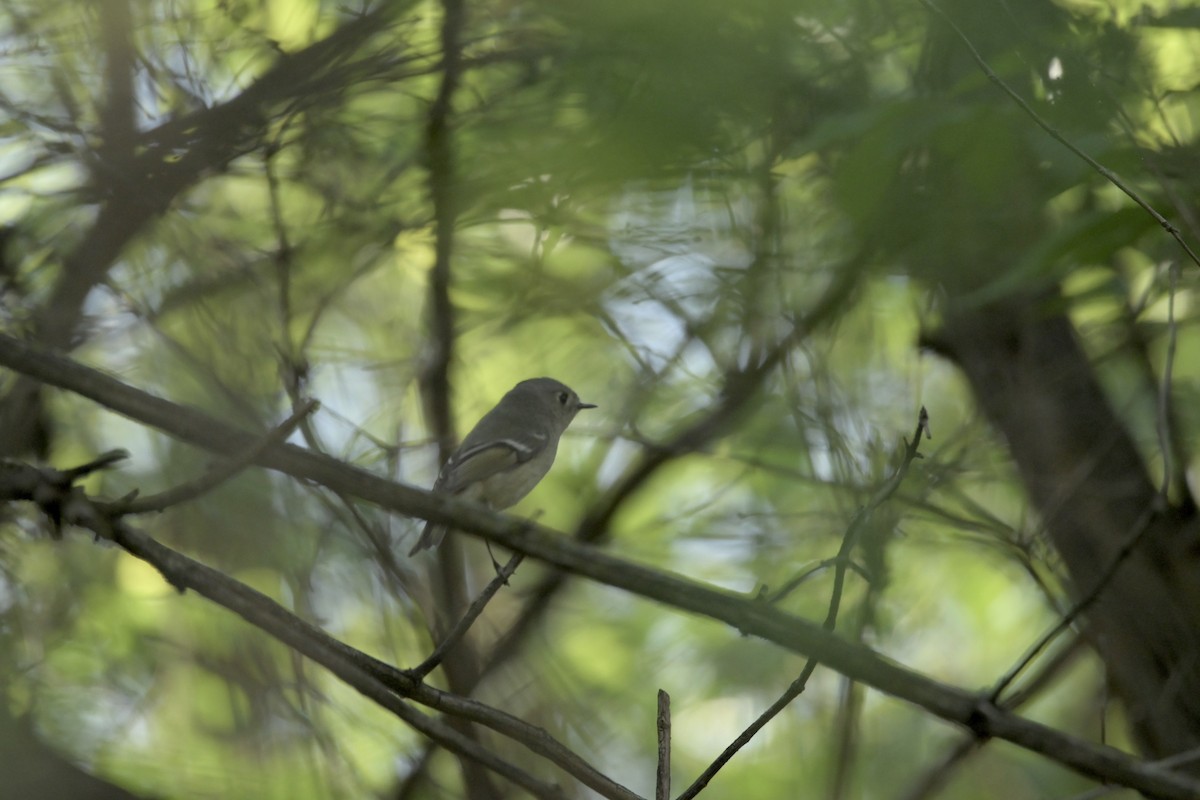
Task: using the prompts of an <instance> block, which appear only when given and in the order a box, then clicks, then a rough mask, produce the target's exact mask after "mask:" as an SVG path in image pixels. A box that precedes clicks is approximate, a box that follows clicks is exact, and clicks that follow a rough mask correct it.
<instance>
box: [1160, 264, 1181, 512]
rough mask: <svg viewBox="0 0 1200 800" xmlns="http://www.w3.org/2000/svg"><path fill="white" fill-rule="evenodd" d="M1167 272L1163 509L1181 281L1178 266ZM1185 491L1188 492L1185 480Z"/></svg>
mask: <svg viewBox="0 0 1200 800" xmlns="http://www.w3.org/2000/svg"><path fill="white" fill-rule="evenodd" d="M1167 272H1168V274H1169V276H1170V285H1169V286H1168V289H1167V354H1166V361H1165V363H1164V364H1163V376H1162V389H1160V390H1159V393H1158V426H1157V427H1158V449H1160V450H1162V457H1163V476H1162V486H1161V487H1160V488H1159V496H1160V502H1161V503H1162V507H1163V508H1166V507H1167V503H1168V502H1169V500H1170V490H1171V479H1172V477H1174V465H1173V464H1172V461H1171V459H1172V455H1173V453H1174V447H1173V446H1172V437H1171V416H1172V414H1171V405H1172V403H1171V384H1172V374H1173V372H1174V369H1175V348H1176V339H1177V338H1178V335H1179V326H1178V325H1177V324H1176V322H1175V284H1176V283H1177V281H1178V280H1179V265H1178V264H1174V263H1172V264H1171V265H1170V266H1169V267H1168V268H1167ZM1183 489H1184V491H1187V484H1186V476H1185V483H1184V484H1183Z"/></svg>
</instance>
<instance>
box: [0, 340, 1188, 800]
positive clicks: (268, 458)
mask: <svg viewBox="0 0 1200 800" xmlns="http://www.w3.org/2000/svg"><path fill="white" fill-rule="evenodd" d="M0 365H3V366H7V367H9V368H10V369H15V370H17V371H19V372H21V373H23V374H25V375H28V376H30V377H33V378H35V379H37V380H43V381H45V382H47V383H49V384H52V385H54V386H58V387H60V388H64V389H67V390H69V391H74V392H78V393H80V394H82V395H84V396H87V397H91V398H93V399H95V400H97V401H98V402H100V403H102V404H103V405H105V406H106V407H108V408H111V409H113V410H115V411H117V412H118V413H121V414H124V415H126V416H129V417H131V418H133V419H135V420H137V421H139V422H142V423H143V424H147V425H151V426H154V427H157V428H159V429H161V430H163V431H166V432H167V433H169V434H171V435H173V436H176V437H177V438H180V439H183V440H185V441H189V442H192V443H194V444H197V445H199V446H201V447H205V448H207V449H210V450H213V451H215V452H220V453H226V454H233V453H237V452H241V451H242V450H243V449H244V448H245V447H247V446H249V445H251V444H252V443H253V442H254V441H255V437H253V436H252V435H251V434H248V433H246V432H244V431H240V430H238V429H236V428H232V427H230V426H228V425H225V424H224V423H222V422H220V421H219V420H217V419H215V418H213V417H210V416H209V415H207V414H204V413H203V412H200V411H197V410H196V409H192V408H187V407H185V406H181V405H177V404H175V403H171V402H168V401H166V400H163V399H161V398H157V397H153V396H152V395H148V394H146V393H145V392H141V391H139V390H137V389H134V388H133V387H131V386H128V385H126V384H124V383H121V382H120V381H118V380H116V379H114V378H112V377H110V376H107V375H104V374H102V373H100V372H98V371H97V370H94V369H91V368H88V367H85V366H83V365H81V364H78V363H76V362H74V361H72V360H71V359H69V358H66V357H64V356H62V355H61V354H58V353H55V352H53V351H51V350H48V349H46V348H43V347H37V346H33V345H28V344H26V343H23V342H21V341H20V340H18V339H14V338H13V337H11V336H6V335H3V334H0ZM259 463H260V464H261V465H262V466H265V467H268V468H270V469H274V470H278V471H280V472H284V473H286V474H289V475H292V476H293V477H296V478H299V479H302V480H310V481H314V482H316V483H319V484H321V485H323V486H326V487H327V488H329V489H332V490H334V491H341V492H346V493H347V494H350V495H354V496H356V497H358V498H360V499H362V500H365V501H367V502H371V503H375V504H377V505H379V506H380V507H382V508H384V509H387V510H391V511H396V512H399V513H401V514H407V515H419V516H422V517H424V518H428V519H433V520H435V521H436V522H439V523H442V524H447V525H452V526H453V527H455V528H456V529H457V530H459V531H461V532H463V533H464V534H466V535H472V536H478V537H481V538H485V539H488V540H490V541H491V542H492V543H494V544H499V545H502V546H504V547H507V548H509V549H511V550H514V551H518V552H523V553H525V554H527V555H528V556H531V557H533V558H535V559H537V560H539V561H543V562H545V563H547V564H550V565H552V566H554V567H557V568H558V569H561V570H565V571H567V572H570V573H572V574H574V575H578V576H582V577H585V578H588V579H590V580H593V581H597V582H599V583H603V584H606V585H609V586H613V587H615V588H618V589H623V590H625V591H627V592H630V593H632V594H635V595H638V596H641V597H644V598H647V599H650V600H654V601H656V602H659V603H664V604H666V605H668V606H670V607H672V608H676V609H679V610H682V611H686V612H689V613H693V614H698V615H702V616H706V617H709V618H711V619H714V620H719V621H721V622H724V623H726V624H728V625H730V626H732V627H734V628H736V629H738V630H740V631H742V632H744V633H746V634H749V635H753V636H758V637H760V638H763V639H766V640H768V641H771V642H774V643H775V644H777V645H779V646H780V647H783V648H785V649H787V650H791V651H793V652H797V653H800V654H802V655H813V656H816V657H817V659H818V660H819V661H820V662H821V663H823V664H825V665H827V666H829V667H830V668H832V669H835V670H837V671H839V672H842V673H844V674H846V675H848V676H850V677H852V678H854V679H855V680H858V681H860V682H862V683H864V684H866V685H867V686H870V687H872V688H874V689H876V690H878V691H881V692H883V693H885V694H889V695H892V696H895V697H898V698H901V699H903V700H905V701H907V702H910V703H913V704H914V705H917V706H919V707H921V708H923V709H925V710H926V711H928V712H929V713H931V714H933V715H935V716H937V717H939V718H941V719H945V720H948V721H951V722H954V723H956V724H959V725H962V726H964V727H966V728H967V729H968V730H970V731H972V732H973V733H974V734H975V735H976V736H980V737H987V736H991V737H995V738H999V739H1004V740H1005V741H1009V742H1012V743H1013V744H1016V745H1018V746H1020V747H1023V748H1025V749H1028V750H1030V751H1032V752H1036V753H1039V754H1042V755H1044V756H1045V757H1047V758H1050V759H1052V760H1054V761H1056V762H1058V763H1060V764H1063V765H1065V766H1067V767H1069V768H1071V769H1073V770H1075V771H1077V772H1079V773H1081V774H1084V775H1087V776H1090V777H1094V778H1097V779H1100V780H1105V781H1109V782H1112V783H1117V784H1121V785H1125V786H1130V787H1134V788H1137V789H1138V790H1140V791H1143V792H1145V793H1147V794H1152V795H1157V796H1161V797H1165V798H1181V800H1182V798H1187V799H1188V800H1192V798H1194V797H1196V796H1197V795H1200V782H1197V781H1195V780H1194V779H1192V778H1190V777H1187V776H1184V775H1180V774H1176V773H1171V772H1168V771H1166V770H1163V769H1161V768H1159V767H1154V766H1150V765H1148V764H1147V763H1146V762H1144V761H1142V760H1140V759H1136V758H1134V757H1132V756H1130V755H1128V754H1126V753H1122V752H1120V751H1118V750H1116V749H1114V748H1111V747H1107V746H1101V745H1095V744H1091V743H1089V742H1085V741H1083V740H1081V739H1079V738H1077V737H1074V736H1071V735H1069V734H1066V733H1063V732H1061V731H1058V730H1055V729H1053V728H1050V727H1048V726H1046V725H1042V724H1040V723H1037V722H1033V721H1031V720H1026V719H1022V718H1020V717H1018V716H1016V715H1014V714H1012V713H1011V712H1008V711H1006V710H1004V709H1002V708H999V707H997V706H995V705H994V704H992V703H991V702H989V699H988V698H987V697H986V696H983V695H979V694H977V693H975V692H968V691H965V690H963V689H959V688H956V687H953V686H949V685H946V684H944V683H940V682H938V681H935V680H932V679H931V678H928V677H926V676H924V675H921V674H919V673H917V672H913V671H911V670H908V669H905V668H904V667H902V666H900V665H898V664H896V663H895V662H893V661H890V660H888V659H885V658H883V657H881V656H880V655H878V654H876V653H875V652H874V651H872V650H870V649H869V648H867V647H863V646H861V645H856V644H853V643H849V642H846V641H843V640H842V639H840V638H839V637H837V636H834V635H832V634H830V633H829V632H827V631H823V630H822V629H821V628H820V626H818V625H815V624H813V623H812V622H810V621H808V620H805V619H803V618H800V617H796V616H793V615H790V614H785V613H783V612H781V611H779V610H777V609H775V608H772V607H771V606H769V605H767V604H765V603H762V602H761V601H758V600H756V599H754V598H751V597H746V596H743V595H739V594H735V593H732V592H730V591H728V590H723V589H718V588H715V587H711V586H708V585H705V584H702V583H699V582H696V581H692V580H689V579H686V578H683V577H681V576H678V575H674V574H671V573H667V572H663V571H661V570H656V569H652V568H650V567H646V566H643V565H641V564H637V563H634V562H632V561H628V560H626V559H622V558H617V557H615V556H612V555H610V554H608V553H605V552H603V551H601V550H598V549H596V548H594V547H588V546H586V545H582V544H580V543H578V542H574V541H572V540H571V538H570V537H568V536H565V535H563V533H562V532H560V531H553V530H550V529H548V528H545V527H543V526H541V525H537V524H532V523H529V522H526V521H523V520H514V519H511V518H508V517H505V516H504V515H501V514H496V513H494V512H491V511H488V510H487V509H483V508H480V507H478V506H476V505H474V504H472V503H464V502H460V501H456V500H455V499H454V498H449V497H439V496H435V495H432V494H431V493H429V492H425V491H421V490H419V489H415V488H413V487H411V486H406V485H404V484H402V483H397V482H395V481H390V480H386V479H384V478H381V477H379V476H377V475H373V474H371V473H369V472H366V471H364V470H362V469H358V468H356V467H354V466H351V465H349V464H344V463H341V462H338V461H336V460H334V459H332V458H329V457H328V456H323V455H320V454H316V453H311V452H308V451H307V450H304V449H303V448H299V447H295V446H293V445H289V444H279V445H275V446H273V447H270V448H268V449H267V452H266V453H264V454H263V456H262V458H261V459H260V461H259ZM0 484H2V482H0ZM0 499H5V498H4V497H3V496H0ZM218 574H219V573H218ZM418 685H422V686H423V684H418Z"/></svg>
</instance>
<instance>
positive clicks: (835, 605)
mask: <svg viewBox="0 0 1200 800" xmlns="http://www.w3.org/2000/svg"><path fill="white" fill-rule="evenodd" d="M929 435H930V434H929V413H928V412H927V411H926V410H925V407H924V406H921V411H920V413H919V414H917V427H916V430H914V431H913V436H912V441H911V442H909V441H906V442H905V445H904V457H903V458H902V460H901V462H900V465H899V466H898V467H897V468H896V471H895V472H894V473H892V475H891V477H889V478H888V479H887V480H886V481H884V482H883V483H882V484H881V485H880V486H879V488H878V489H876V490H875V491H874V492H873V493H872V494H871V497H870V499H869V500H868V501H867V503H866V504H865V505H864V506H863V507H862V508H860V509H859V510H858V512H857V513H856V514H855V515H854V519H853V520H851V522H850V525H849V526H848V527H847V529H846V533H845V535H844V536H843V537H842V544H841V546H840V548H839V549H838V554H837V557H836V558H835V559H834V577H833V591H832V592H831V594H830V598H829V609H828V611H827V612H826V614H825V621H824V623H823V624H822V625H821V627H822V629H824V630H825V631H826V632H827V633H832V632H833V629H834V628H835V627H836V626H837V618H838V610H839V609H840V608H841V603H842V592H843V590H844V587H845V583H846V569H847V564H848V563H849V559H850V551H851V550H853V549H854V545H855V543H856V542H857V541H858V537H859V534H860V533H861V532H862V529H863V526H864V525H865V524H866V522H867V521H868V520H869V519H870V518H871V514H872V513H873V512H874V511H875V509H877V508H878V507H879V506H881V505H882V504H883V503H884V502H886V501H887V500H888V498H890V497H891V496H892V495H893V494H894V493H895V492H896V489H898V488H899V487H900V483H901V482H902V481H903V480H904V476H905V475H906V474H908V468H909V465H910V464H912V462H913V461H914V460H915V459H917V458H919V457H920V453H919V452H918V448H920V446H921V437H922V436H926V437H928V436H929ZM818 662H819V659H818V658H816V657H814V656H810V657H809V659H808V661H806V662H805V664H804V668H803V669H802V670H801V671H800V676H799V677H798V678H796V680H794V681H792V682H791V684H789V685H788V687H787V689H786V690H785V691H784V692H783V694H782V695H780V696H779V698H778V699H777V700H776V701H775V702H773V703H772V704H771V705H770V706H768V707H767V709H766V710H765V711H763V712H762V713H761V714H759V715H758V717H757V718H756V719H755V720H754V721H753V722H752V723H750V725H749V726H747V728H746V729H745V730H743V731H742V732H741V733H740V734H739V735H738V737H737V738H736V739H734V740H733V741H732V742H731V743H730V744H729V745H728V746H727V747H726V748H725V749H724V750H722V751H721V754H720V755H719V756H717V757H716V758H715V759H714V760H713V762H712V763H711V764H709V765H708V766H707V767H706V768H705V769H704V771H703V772H702V773H700V775H699V776H698V777H697V778H696V779H695V780H694V781H692V785H691V786H689V787H688V788H687V789H686V790H684V792H683V793H682V794H681V795H679V798H678V800H691V798H694V797H695V796H696V795H698V794H699V793H700V792H701V791H703V790H704V788H705V787H706V786H708V784H709V782H710V781H711V780H712V779H713V778H714V777H716V774H717V773H718V772H719V771H720V770H721V768H722V767H724V766H725V765H726V764H727V763H729V760H730V759H731V758H733V757H734V756H735V755H737V753H738V751H739V750H741V749H742V748H743V747H745V746H746V745H747V744H749V743H750V740H751V739H753V738H754V737H755V735H757V734H758V732H759V731H760V730H762V729H763V728H764V727H766V725H767V723H768V722H770V721H771V720H772V719H774V718H775V717H776V716H778V714H779V712H780V711H782V710H783V709H785V708H787V707H788V705H789V704H791V702H792V701H793V700H795V699H796V698H797V697H799V696H800V695H801V694H802V693H803V692H804V689H805V687H806V686H808V679H809V678H811V677H812V674H813V672H814V671H815V670H816V668H817V664H818Z"/></svg>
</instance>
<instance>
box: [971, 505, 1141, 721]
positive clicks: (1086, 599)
mask: <svg viewBox="0 0 1200 800" xmlns="http://www.w3.org/2000/svg"><path fill="white" fill-rule="evenodd" d="M1153 519H1154V509H1153V508H1147V509H1146V510H1144V511H1143V512H1142V515H1141V517H1139V518H1138V520H1137V522H1136V523H1135V524H1134V526H1133V530H1131V531H1130V532H1129V535H1128V536H1126V537H1125V541H1124V542H1122V543H1121V546H1120V548H1118V549H1117V552H1115V553H1113V556H1112V558H1111V559H1110V560H1109V562H1108V564H1106V565H1105V567H1104V569H1103V570H1102V571H1101V572H1100V575H1099V577H1098V578H1097V579H1096V583H1095V584H1094V585H1093V586H1092V588H1091V589H1090V590H1089V591H1088V593H1087V594H1085V595H1084V596H1083V597H1081V598H1079V600H1077V601H1076V602H1075V604H1074V605H1072V606H1071V608H1069V609H1068V610H1067V613H1065V614H1063V615H1062V618H1061V619H1059V620H1058V622H1056V623H1055V624H1054V625H1053V626H1051V628H1050V630H1048V631H1046V632H1045V633H1044V634H1042V635H1041V636H1040V637H1039V638H1038V640H1037V641H1036V642H1034V643H1033V644H1032V645H1031V646H1030V647H1029V649H1028V650H1026V651H1025V654H1024V655H1023V656H1021V658H1020V659H1019V660H1018V661H1017V663H1015V664H1014V665H1013V666H1011V667H1010V668H1009V669H1008V671H1007V672H1005V673H1004V675H1002V676H1001V677H1000V680H998V681H996V684H995V685H994V686H993V687H992V690H991V692H989V693H988V699H989V700H990V701H991V702H993V703H999V702H1000V696H1001V695H1002V694H1004V690H1005V689H1007V688H1008V687H1009V686H1010V685H1011V684H1012V682H1013V681H1014V680H1016V678H1017V676H1018V675H1020V674H1021V673H1022V672H1023V671H1024V670H1025V668H1026V667H1028V666H1029V665H1030V664H1031V663H1033V660H1034V659H1035V658H1037V657H1038V656H1039V655H1040V654H1041V652H1042V651H1043V650H1045V649H1046V648H1047V647H1048V646H1049V645H1050V643H1051V642H1053V641H1054V640H1055V639H1057V638H1058V637H1059V636H1060V635H1061V634H1062V633H1063V632H1064V631H1066V630H1067V629H1069V628H1070V627H1071V626H1072V625H1074V624H1075V622H1076V620H1078V619H1079V617H1080V616H1081V615H1082V614H1083V613H1084V612H1085V611H1087V610H1088V609H1089V608H1091V606H1092V604H1093V603H1095V602H1096V601H1097V600H1098V599H1099V598H1100V595H1101V594H1102V593H1103V592H1104V590H1105V589H1106V588H1107V587H1108V585H1109V584H1110V583H1111V582H1112V579H1113V576H1115V575H1116V574H1117V570H1118V569H1119V568H1120V566H1121V564H1123V563H1125V559H1127V558H1129V556H1130V554H1131V553H1133V551H1134V549H1135V548H1136V547H1137V545H1138V543H1139V542H1141V540H1142V537H1143V536H1145V535H1146V532H1147V531H1148V530H1150V527H1151V526H1150V522H1151V520H1153Z"/></svg>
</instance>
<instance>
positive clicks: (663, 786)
mask: <svg viewBox="0 0 1200 800" xmlns="http://www.w3.org/2000/svg"><path fill="white" fill-rule="evenodd" d="M654 798H655V800H670V798H671V695H669V694H667V693H666V692H664V691H663V690H662V689H659V690H658V775H657V780H656V781H655V783H654Z"/></svg>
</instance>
